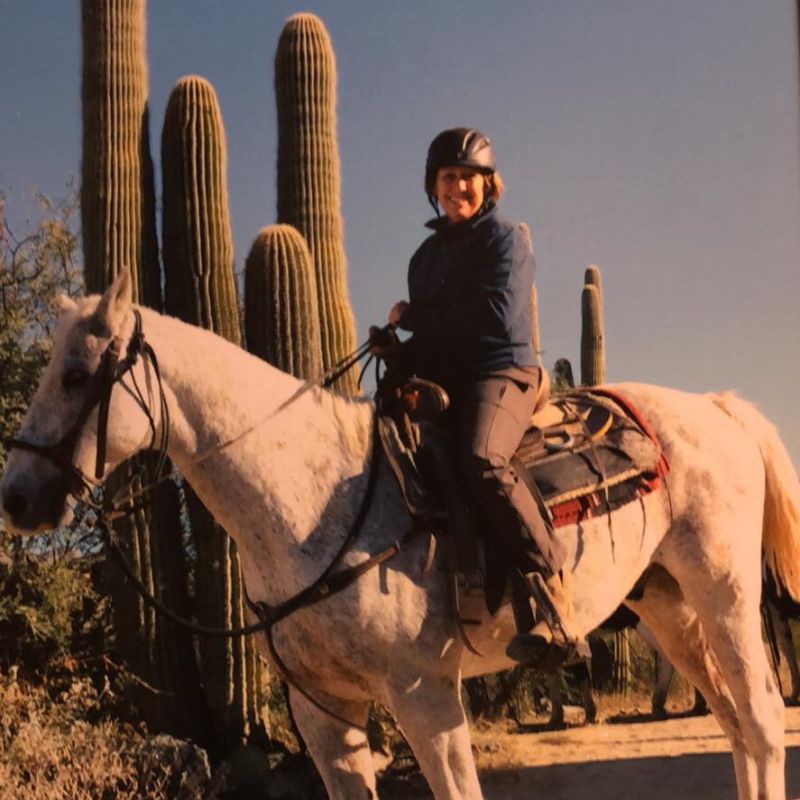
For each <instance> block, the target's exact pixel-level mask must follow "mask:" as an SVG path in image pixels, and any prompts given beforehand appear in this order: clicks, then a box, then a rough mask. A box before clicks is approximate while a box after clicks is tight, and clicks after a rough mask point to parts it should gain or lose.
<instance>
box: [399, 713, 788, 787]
mask: <svg viewBox="0 0 800 800" xmlns="http://www.w3.org/2000/svg"><path fill="white" fill-rule="evenodd" d="M568 719H569V717H568ZM786 747H787V768H786V776H787V797H789V798H795V799H798V800H800V708H790V709H787V710H786ZM473 749H474V750H475V752H476V758H477V762H478V768H479V770H480V774H481V785H482V787H483V791H484V794H485V798H486V800H535V798H542V800H628V799H629V798H630V799H631V800H633V798H637V799H638V798H647V800H676V798H680V800H732V798H735V797H736V788H735V782H734V776H733V764H732V761H731V756H730V750H729V749H728V743H727V740H726V739H725V737H724V736H723V734H722V731H721V730H720V728H719V726H718V725H717V723H716V722H715V721H714V719H713V718H712V717H710V716H706V717H681V718H674V719H670V720H667V721H665V722H650V721H645V720H644V718H641V717H640V718H636V717H632V718H626V719H625V720H624V721H622V720H620V721H618V720H617V719H614V718H612V719H611V720H610V721H608V722H606V723H605V724H601V725H594V726H588V727H568V728H567V729H565V730H560V731H543V730H541V726H531V727H530V728H529V729H527V730H521V731H520V730H513V729H512V728H510V727H508V726H505V725H503V726H497V725H496V726H492V727H490V728H486V729H484V730H475V731H473ZM393 788H394V787H393ZM388 796H389V797H390V798H392V797H394V796H397V797H400V796H404V797H406V798H407V800H429V799H430V798H431V797H432V795H431V794H430V793H429V792H427V790H425V789H423V788H422V785H421V783H420V782H419V781H418V780H417V779H416V778H415V779H414V780H412V781H410V785H407V786H406V790H405V792H403V793H402V794H398V795H395V794H394V792H393V791H390V793H389V795H388Z"/></svg>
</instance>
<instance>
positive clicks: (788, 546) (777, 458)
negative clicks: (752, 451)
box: [711, 392, 800, 601]
mask: <svg viewBox="0 0 800 800" xmlns="http://www.w3.org/2000/svg"><path fill="white" fill-rule="evenodd" d="M711 399H712V400H713V401H714V404H715V405H716V406H718V407H719V408H720V409H722V410H723V411H724V412H725V413H726V414H727V415H728V416H729V417H731V418H732V419H734V420H735V421H736V422H737V423H738V424H739V425H740V426H741V427H742V428H744V429H745V430H746V431H748V432H749V433H751V434H752V435H753V436H755V438H756V440H757V441H758V445H759V447H760V448H761V457H762V459H763V460H764V472H765V487H764V489H765V490H764V523H763V524H764V528H763V537H764V538H763V542H762V547H763V550H764V556H765V558H766V560H767V565H768V566H769V568H770V570H772V574H773V575H775V577H776V578H777V579H779V581H780V583H781V584H783V586H785V587H786V589H787V591H788V592H789V594H790V595H791V596H792V597H793V598H794V599H795V600H797V601H800V480H798V477H797V472H796V471H795V468H794V465H793V464H792V460H791V458H790V457H789V453H788V452H787V451H786V448H785V447H784V445H783V442H781V440H780V437H779V436H778V431H777V430H776V429H775V426H774V425H773V424H772V423H771V422H769V420H767V419H766V418H765V417H764V416H763V415H762V414H761V413H760V412H759V411H758V410H757V409H756V408H755V407H754V406H752V405H750V403H746V402H745V401H744V400H742V399H741V398H739V397H737V396H736V395H735V394H734V393H733V392H724V393H723V394H717V395H712V398H711Z"/></svg>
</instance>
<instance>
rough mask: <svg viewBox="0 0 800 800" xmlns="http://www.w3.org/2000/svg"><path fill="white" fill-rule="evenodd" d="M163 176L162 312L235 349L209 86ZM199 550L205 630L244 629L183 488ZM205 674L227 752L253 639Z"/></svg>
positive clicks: (177, 127) (251, 663) (206, 648)
mask: <svg viewBox="0 0 800 800" xmlns="http://www.w3.org/2000/svg"><path fill="white" fill-rule="evenodd" d="M161 161H162V172H163V175H164V213H163V236H164V271H165V287H166V305H167V312H168V313H170V314H174V315H175V316H177V317H180V318H181V319H183V320H184V321H186V322H190V323H192V324H195V325H199V326H202V327H205V328H208V329H210V330H213V331H214V332H215V333H218V334H220V335H221V336H224V337H225V338H227V339H228V340H229V341H232V342H235V343H236V344H239V343H240V342H241V333H240V325H239V310H238V303H237V299H236V281H235V277H234V273H233V237H232V234H231V225H230V218H229V214H228V202H227V186H226V148H225V132H224V129H223V125H222V115H221V113H220V110H219V104H218V102H217V98H216V94H215V93H214V89H213V87H212V86H211V85H210V84H209V83H208V82H207V81H205V80H204V79H203V78H199V77H196V76H190V77H186V78H182V79H181V80H180V81H178V83H177V85H176V86H175V88H174V89H173V91H172V94H171V95H170V99H169V102H168V104H167V111H166V114H165V117H164V129H163V133H162V138H161ZM186 499H187V508H188V511H189V519H190V523H191V530H192V536H193V539H194V542H195V546H196V550H197V563H196V567H195V569H196V585H197V586H202V591H197V592H196V599H197V604H198V610H199V612H200V617H201V618H202V619H203V620H204V621H205V622H206V624H210V625H215V626H220V627H223V626H224V627H231V626H233V627H236V626H240V625H242V624H243V623H244V594H243V586H242V580H241V572H240V566H239V559H238V556H237V553H236V546H235V544H234V543H233V541H232V540H231V539H229V538H228V536H227V535H226V534H225V532H224V531H223V530H222V528H220V526H219V525H217V523H216V522H215V521H214V519H213V517H212V516H211V514H210V513H209V512H208V511H207V510H206V509H205V508H204V507H203V505H202V503H200V501H199V500H198V499H197V497H196V495H195V494H194V493H193V492H192V491H191V490H189V489H188V488H187V498H186ZM200 652H201V671H202V674H203V679H204V684H205V686H206V695H207V698H208V702H209V705H210V706H211V709H212V713H213V714H214V717H215V719H216V727H217V740H218V744H221V745H222V746H230V745H233V744H235V743H236V742H237V741H242V740H244V739H246V738H247V735H248V733H249V731H250V728H251V726H252V725H253V724H255V723H258V722H259V721H260V720H259V711H260V708H261V706H262V704H261V703H260V702H259V701H258V698H257V697H255V696H254V694H256V695H257V693H258V691H259V687H260V686H261V683H262V681H261V680H260V669H261V667H260V662H259V661H258V659H257V658H256V653H255V649H254V644H253V642H252V639H251V638H248V639H242V638H236V639H217V640H210V639H207V638H206V639H202V640H201V642H200Z"/></svg>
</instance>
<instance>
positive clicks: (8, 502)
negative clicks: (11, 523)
mask: <svg viewBox="0 0 800 800" xmlns="http://www.w3.org/2000/svg"><path fill="white" fill-rule="evenodd" d="M3 508H5V510H6V513H7V514H8V516H9V517H10V518H11V519H12V520H15V519H19V518H20V517H22V516H24V515H25V512H26V511H27V510H28V498H27V497H25V495H24V494H22V493H21V492H9V493H8V495H7V496H6V497H5V498H3Z"/></svg>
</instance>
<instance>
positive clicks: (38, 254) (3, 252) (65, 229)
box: [0, 187, 81, 471]
mask: <svg viewBox="0 0 800 800" xmlns="http://www.w3.org/2000/svg"><path fill="white" fill-rule="evenodd" d="M34 199H35V201H36V206H37V210H38V219H36V220H35V221H29V222H27V223H25V225H24V228H25V230H23V231H16V230H14V229H13V228H12V225H11V223H10V222H9V219H8V216H7V213H6V198H5V195H4V194H3V192H2V191H0V442H2V441H4V440H5V439H6V438H7V437H9V436H12V435H13V434H14V433H15V432H16V431H17V429H18V427H19V423H20V421H21V419H22V416H23V414H24V412H25V409H26V408H27V406H28V403H29V402H30V399H31V397H32V396H33V392H34V390H35V388H36V383H37V381H38V377H39V373H40V372H41V370H42V368H43V367H44V365H45V363H46V362H47V358H48V356H49V354H50V347H51V336H52V332H53V327H54V325H55V321H56V318H57V310H58V298H59V295H60V294H67V295H69V296H71V297H74V296H76V295H78V294H79V293H80V291H81V271H80V267H79V265H78V263H77V254H78V239H77V234H76V232H75V230H74V224H75V219H76V216H77V208H78V204H77V194H76V193H75V192H74V191H72V189H71V187H70V193H69V195H68V197H67V198H66V199H64V200H61V201H58V202H54V201H53V200H51V199H49V198H48V197H46V196H45V195H43V194H41V193H35V195H34ZM4 464H5V449H4V448H3V447H2V446H0V471H2V468H3V466H4Z"/></svg>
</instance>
